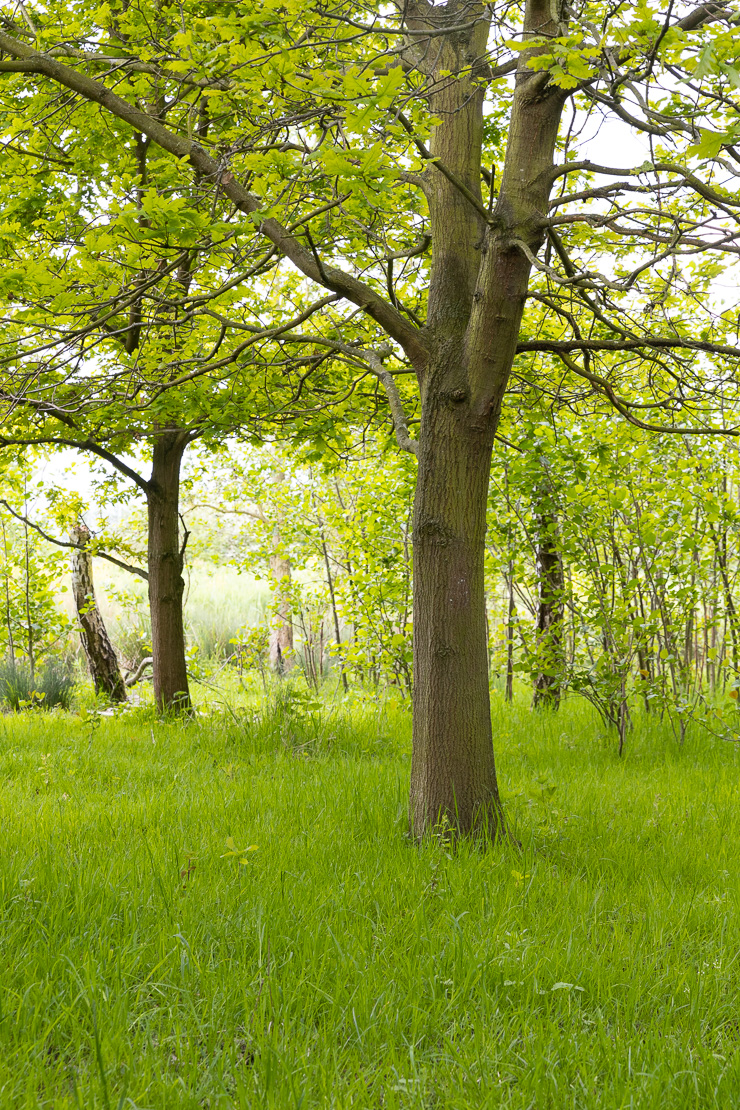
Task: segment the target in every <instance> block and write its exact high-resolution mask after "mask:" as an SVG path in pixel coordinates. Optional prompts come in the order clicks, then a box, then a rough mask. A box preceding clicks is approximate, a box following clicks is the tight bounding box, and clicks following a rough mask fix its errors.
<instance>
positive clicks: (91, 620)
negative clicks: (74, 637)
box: [70, 524, 126, 702]
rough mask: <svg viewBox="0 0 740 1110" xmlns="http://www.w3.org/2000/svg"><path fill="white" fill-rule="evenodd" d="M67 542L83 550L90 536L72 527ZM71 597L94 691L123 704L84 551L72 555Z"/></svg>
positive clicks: (115, 661)
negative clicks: (70, 541) (79, 545)
mask: <svg viewBox="0 0 740 1110" xmlns="http://www.w3.org/2000/svg"><path fill="white" fill-rule="evenodd" d="M70 539H71V540H72V542H73V543H79V544H82V545H83V548H85V547H86V546H87V544H89V542H90V533H89V532H88V530H87V528H85V526H84V525H83V524H76V525H75V526H74V527H73V528H72V530H71V532H70ZM72 596H73V598H74V603H75V609H76V610H77V620H78V622H79V625H80V640H81V641H82V647H83V649H84V651H85V656H86V658H87V665H88V669H89V671H90V676H91V678H92V680H93V683H94V684H95V691H96V693H98V694H105V695H106V696H107V697H109V698H110V699H111V701H115V702H125V701H126V685H125V683H124V681H123V675H122V674H121V668H120V667H119V665H118V658H117V656H116V653H115V650H114V648H113V644H112V643H111V642H110V637H109V636H108V632H107V630H106V627H105V624H104V623H103V618H102V616H101V615H100V610H99V609H98V603H97V600H96V598H95V588H94V586H93V561H92V555H91V554H90V552H89V551H88V550H84V549H83V550H81V549H80V548H78V549H77V550H75V551H73V552H72Z"/></svg>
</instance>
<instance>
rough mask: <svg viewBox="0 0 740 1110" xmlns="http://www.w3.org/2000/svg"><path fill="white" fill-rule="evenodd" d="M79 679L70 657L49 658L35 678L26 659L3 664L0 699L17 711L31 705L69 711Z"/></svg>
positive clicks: (38, 670) (0, 668)
mask: <svg viewBox="0 0 740 1110" xmlns="http://www.w3.org/2000/svg"><path fill="white" fill-rule="evenodd" d="M74 685H75V680H74V677H73V675H72V666H71V662H70V660H69V658H68V657H67V656H62V657H60V658H58V659H47V660H46V662H45V663H44V664H43V666H41V667H39V668H37V670H36V674H35V676H34V678H33V679H32V678H31V668H30V666H29V665H28V663H27V662H26V661H25V660H23V661H19V660H15V659H4V660H3V661H2V662H0V700H2V701H3V702H4V703H5V704H6V705H7V706H8V707H9V708H10V709H13V710H15V711H16V712H17V711H18V710H19V709H26V708H28V707H30V706H33V707H35V708H39V709H53V708H54V707H55V706H59V707H61V708H62V709H69V706H70V703H71V701H72V691H73V689H74Z"/></svg>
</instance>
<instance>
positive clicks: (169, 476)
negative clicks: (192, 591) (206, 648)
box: [147, 429, 192, 713]
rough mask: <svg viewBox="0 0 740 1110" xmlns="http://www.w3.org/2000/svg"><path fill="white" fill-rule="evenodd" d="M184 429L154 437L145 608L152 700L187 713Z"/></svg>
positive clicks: (166, 708) (163, 707)
mask: <svg viewBox="0 0 740 1110" xmlns="http://www.w3.org/2000/svg"><path fill="white" fill-rule="evenodd" d="M188 441H189V436H188V433H187V432H183V431H180V430H173V429H167V430H165V431H162V432H159V433H158V434H157V435H156V437H155V439H154V448H153V451H152V473H151V478H150V480H149V482H148V483H147V515H148V524H149V547H148V569H149V607H150V611H151V617H152V658H153V660H154V662H153V677H154V699H155V701H156V703H157V707H158V708H159V710H160V712H177V713H182V712H189V711H190V709H191V707H192V703H191V700H190V690H189V687H188V671H187V663H186V658H185V628H184V621H183V612H182V604H183V595H184V593H185V582H184V580H183V576H182V571H183V566H184V556H185V542H186V540H187V533H185V538H184V539H183V541H182V542H181V541H180V511H179V510H180V466H181V463H182V457H183V453H184V451H185V448H186V446H187V444H188Z"/></svg>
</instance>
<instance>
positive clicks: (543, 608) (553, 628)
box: [533, 491, 565, 709]
mask: <svg viewBox="0 0 740 1110" xmlns="http://www.w3.org/2000/svg"><path fill="white" fill-rule="evenodd" d="M540 494H541V503H540V506H539V511H538V513H537V517H536V519H537V533H538V534H537V584H538V587H539V598H538V604H537V651H538V658H539V665H540V669H539V673H538V674H537V676H536V678H535V681H534V698H533V705H534V706H535V708H547V709H558V708H559V706H560V695H561V691H562V685H563V675H564V673H565V646H564V643H563V617H564V613H565V606H564V599H563V594H564V590H565V580H564V577H563V560H562V556H561V554H560V547H559V545H558V526H557V517H556V515H555V513H554V512H553V511H552V509H550V508H549V507H548V506H547V504H546V502H547V499H548V494H547V492H546V491H540Z"/></svg>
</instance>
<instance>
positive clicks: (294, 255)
mask: <svg viewBox="0 0 740 1110" xmlns="http://www.w3.org/2000/svg"><path fill="white" fill-rule="evenodd" d="M0 50H2V51H3V52H4V53H6V54H9V55H10V56H11V57H13V58H15V59H17V60H18V66H17V67H16V72H20V71H22V72H26V73H36V74H39V75H41V76H44V77H48V78H50V79H51V80H52V81H55V82H56V83H57V84H59V85H63V86H64V87H65V88H67V89H71V90H72V91H73V92H75V93H77V94H78V95H79V96H82V97H84V98H85V99H86V100H89V101H91V102H92V103H94V104H100V105H101V107H103V108H105V110H106V111H108V112H110V113H111V115H113V116H115V117H116V118H117V119H120V120H122V121H123V122H124V123H127V124H129V126H131V127H133V128H135V129H136V130H137V131H139V132H141V133H142V134H144V135H146V136H147V137H148V138H149V139H151V141H152V142H154V143H156V144H157V146H159V147H161V148H162V150H166V151H168V152H169V153H170V154H174V155H175V157H176V158H180V159H187V161H188V162H189V163H190V165H191V166H192V167H193V169H194V170H196V171H197V172H198V173H199V174H200V175H201V177H202V178H203V179H205V180H208V181H210V182H212V183H213V184H214V185H218V186H219V187H220V189H221V190H222V191H223V192H224V194H225V195H226V196H227V197H228V198H229V200H231V201H232V202H233V204H234V205H236V207H237V208H238V209H239V210H240V211H241V212H244V213H245V214H246V215H248V216H255V215H256V216H258V217H259V213H260V211H261V209H262V206H263V202H262V200H261V199H260V198H259V197H257V196H255V195H254V194H253V193H250V192H249V191H248V190H247V189H245V188H244V186H243V185H241V184H240V183H239V182H238V181H237V180H236V178H235V177H234V175H233V174H232V173H231V172H230V171H229V170H227V169H225V168H224V167H223V165H222V164H221V163H219V162H217V161H216V160H215V159H214V158H212V157H211V156H210V155H209V154H207V153H206V152H205V150H203V148H202V147H201V146H199V144H198V143H195V142H193V141H192V140H191V139H189V138H186V137H184V136H179V135H176V134H175V133H174V132H172V131H170V130H169V128H167V127H165V126H164V125H163V124H162V123H160V122H159V120H155V119H154V118H153V117H152V116H150V115H148V114H147V113H146V112H142V111H141V110H140V109H138V108H136V107H134V105H133V104H130V103H129V102H128V101H127V100H124V99H123V98H122V97H120V96H117V95H116V94H115V93H113V92H111V90H110V89H108V88H107V87H106V86H105V85H103V84H101V83H100V82H99V81H95V80H93V79H92V78H91V77H88V76H86V75H85V74H84V73H79V72H78V71H77V70H75V69H72V68H71V67H70V66H67V65H63V64H62V63H61V62H58V61H57V60H56V59H55V58H51V57H49V55H48V54H40V53H38V52H37V51H36V50H34V49H33V48H32V47H29V46H26V45H25V44H24V43H21V42H19V41H18V40H17V39H14V38H13V37H12V36H10V35H7V34H5V33H4V32H1V31H0ZM257 226H258V229H259V231H260V232H261V234H262V235H264V236H265V237H266V238H267V239H269V240H270V242H272V243H274V245H275V246H276V247H277V249H278V250H279V251H280V252H281V253H282V254H283V255H284V256H285V257H286V258H288V259H290V261H291V262H292V263H293V265H294V266H296V267H297V268H298V269H299V270H300V271H301V273H302V274H304V275H305V276H306V277H308V278H310V279H311V280H312V281H315V282H317V283H318V284H320V285H324V286H325V287H326V288H327V289H329V290H330V291H331V292H334V293H339V294H341V295H342V296H343V297H345V298H346V299H347V300H349V301H351V302H352V303H353V304H356V305H357V306H358V307H359V308H361V309H362V310H363V312H366V313H367V315H368V316H370V317H371V319H373V320H374V321H375V322H376V323H377V324H378V325H379V326H380V327H381V328H382V329H383V330H384V331H385V332H386V333H387V334H388V335H389V336H390V337H391V338H392V339H395V340H396V342H398V343H400V345H401V346H402V347H403V349H404V351H405V353H406V355H407V356H408V358H409V359H410V360H411V362H412V363H414V365H416V366H417V367H419V368H421V367H422V366H424V365H425V364H426V361H427V358H428V354H429V352H428V348H427V344H426V340H425V338H424V335H423V333H422V332H421V330H420V329H419V328H417V327H415V326H414V325H413V324H412V323H411V322H410V321H409V320H407V319H405V318H404V317H403V316H402V314H401V313H400V312H399V311H398V310H397V309H396V308H394V307H393V305H391V304H389V303H388V301H386V300H385V299H384V298H383V297H381V296H379V294H378V293H376V292H375V290H373V289H372V288H370V286H368V285H365V284H364V283H363V282H361V281H358V280H357V278H355V277H353V276H352V275H351V274H348V273H346V272H345V271H344V270H341V269H339V268H338V267H336V266H326V265H318V264H317V262H316V259H315V258H314V257H313V254H312V253H311V252H310V251H307V250H306V248H305V247H304V246H303V244H302V243H301V242H300V241H299V240H298V239H297V238H296V236H295V235H292V234H291V233H290V232H289V231H288V229H287V228H285V227H284V226H283V225H282V224H281V223H280V222H279V221H278V220H276V219H274V218H272V217H270V218H267V219H260V220H259V222H258V224H257Z"/></svg>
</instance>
